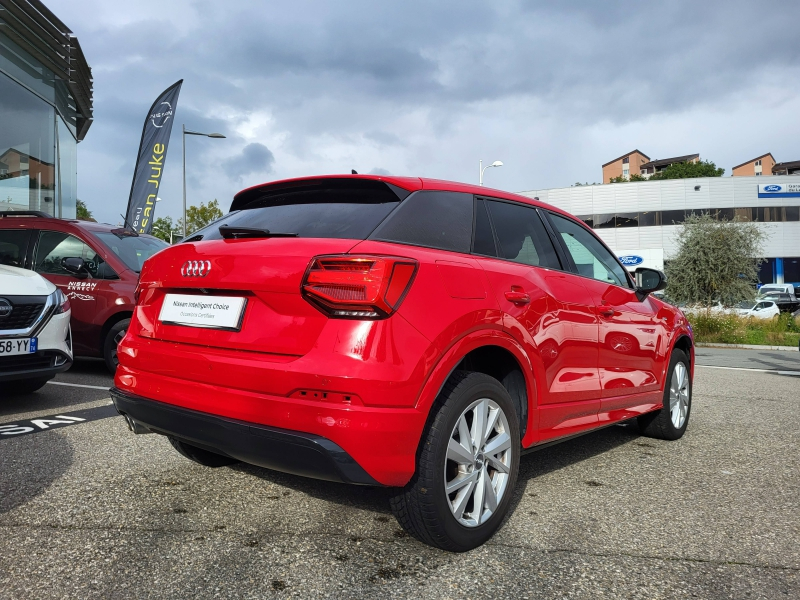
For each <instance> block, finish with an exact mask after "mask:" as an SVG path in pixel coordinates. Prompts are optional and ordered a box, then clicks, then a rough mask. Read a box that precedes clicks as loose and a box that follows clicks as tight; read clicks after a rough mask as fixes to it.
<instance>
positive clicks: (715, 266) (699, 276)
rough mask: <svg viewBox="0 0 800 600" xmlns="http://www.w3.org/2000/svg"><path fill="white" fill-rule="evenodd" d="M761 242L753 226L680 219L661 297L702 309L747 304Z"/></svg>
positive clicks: (699, 217)
mask: <svg viewBox="0 0 800 600" xmlns="http://www.w3.org/2000/svg"><path fill="white" fill-rule="evenodd" d="M764 237H765V236H764V233H763V232H762V231H761V230H760V229H759V228H758V227H757V226H756V225H755V224H754V223H750V222H742V221H728V220H722V221H717V220H716V219H714V218H713V217H712V216H710V215H707V214H702V215H690V216H688V217H686V220H685V221H684V222H683V224H681V225H680V228H679V229H678V239H677V241H678V253H677V254H676V256H675V257H674V258H673V259H672V260H670V261H669V263H668V264H667V265H666V275H667V282H668V288H667V292H666V293H667V295H668V296H669V297H670V298H671V299H673V300H674V301H676V302H685V303H687V304H701V305H703V306H711V305H713V304H715V303H716V302H722V304H724V305H725V306H732V305H734V304H737V303H739V302H742V301H745V300H753V299H754V298H755V295H756V290H755V282H756V281H757V278H758V266H759V265H760V264H761V263H762V262H764V258H762V247H761V245H762V242H763V241H764Z"/></svg>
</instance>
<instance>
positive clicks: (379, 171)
mask: <svg viewBox="0 0 800 600" xmlns="http://www.w3.org/2000/svg"><path fill="white" fill-rule="evenodd" d="M367 174H368V175H383V176H387V175H391V173H390V172H389V171H387V170H386V169H381V168H380V167H375V168H374V169H372V171H370V172H369V173H367Z"/></svg>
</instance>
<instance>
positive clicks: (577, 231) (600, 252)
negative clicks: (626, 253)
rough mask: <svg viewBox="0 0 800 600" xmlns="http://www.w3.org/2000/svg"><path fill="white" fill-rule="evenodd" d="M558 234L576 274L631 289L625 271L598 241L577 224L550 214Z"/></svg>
mask: <svg viewBox="0 0 800 600" xmlns="http://www.w3.org/2000/svg"><path fill="white" fill-rule="evenodd" d="M550 218H551V219H552V221H553V225H554V226H555V228H556V230H557V231H558V233H559V234H560V235H561V238H562V239H563V240H564V245H565V246H566V247H567V251H568V252H569V253H570V255H571V256H572V260H573V262H574V263H575V266H576V267H577V269H578V274H579V275H583V276H584V277H591V278H592V279H597V280H598V281H603V282H605V283H613V284H615V285H619V286H622V287H627V288H629V287H631V285H630V280H629V279H628V276H627V274H626V273H625V269H623V268H622V266H621V265H620V264H619V262H618V261H617V259H616V258H614V255H613V254H611V252H609V251H608V250H607V249H606V247H605V246H603V244H602V243H600V240H598V239H597V238H596V237H594V235H592V234H591V233H590V232H589V231H588V230H586V229H584V228H583V227H581V226H580V225H578V224H577V223H575V222H573V221H571V220H570V219H566V218H564V217H561V216H559V215H556V214H553V213H550Z"/></svg>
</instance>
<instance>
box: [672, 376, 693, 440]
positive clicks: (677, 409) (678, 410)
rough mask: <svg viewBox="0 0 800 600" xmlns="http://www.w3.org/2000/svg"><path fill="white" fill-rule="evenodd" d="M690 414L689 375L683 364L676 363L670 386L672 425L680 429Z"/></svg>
mask: <svg viewBox="0 0 800 600" xmlns="http://www.w3.org/2000/svg"><path fill="white" fill-rule="evenodd" d="M688 413H689V373H688V371H687V370H686V365H684V364H683V363H682V362H678V363H675V369H674V370H673V371H672V379H671V381H670V384H669V414H670V418H671V419H672V425H673V426H674V427H675V429H680V428H681V427H683V424H684V423H685V422H686V415H687V414H688Z"/></svg>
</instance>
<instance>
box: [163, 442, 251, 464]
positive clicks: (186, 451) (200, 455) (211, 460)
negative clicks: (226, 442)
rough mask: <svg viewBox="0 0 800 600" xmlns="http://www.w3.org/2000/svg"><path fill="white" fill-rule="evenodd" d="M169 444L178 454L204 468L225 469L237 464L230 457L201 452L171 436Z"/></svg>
mask: <svg viewBox="0 0 800 600" xmlns="http://www.w3.org/2000/svg"><path fill="white" fill-rule="evenodd" d="M169 443H170V444H172V447H173V448H175V450H177V451H178V454H180V455H181V456H183V457H185V458H188V459H189V460H191V461H194V462H196V463H197V464H200V465H203V466H204V467H213V468H216V467H225V466H228V465H233V464H236V463H238V462H239V461H238V460H236V459H235V458H231V457H230V456H223V455H222V454H217V453H216V452H210V451H208V450H203V449H202V448H198V447H197V446H192V445H191V444H187V443H186V442H184V441H181V440H179V439H177V438H174V437H172V436H169Z"/></svg>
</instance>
